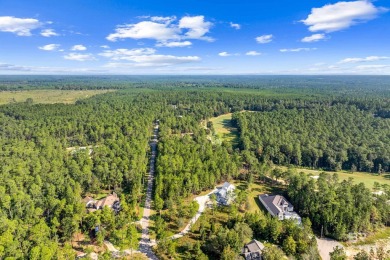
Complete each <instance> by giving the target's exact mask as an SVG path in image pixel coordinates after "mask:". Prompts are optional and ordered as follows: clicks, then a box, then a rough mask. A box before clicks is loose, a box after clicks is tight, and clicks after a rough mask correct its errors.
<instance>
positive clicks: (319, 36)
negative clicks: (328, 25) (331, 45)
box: [301, 33, 326, 42]
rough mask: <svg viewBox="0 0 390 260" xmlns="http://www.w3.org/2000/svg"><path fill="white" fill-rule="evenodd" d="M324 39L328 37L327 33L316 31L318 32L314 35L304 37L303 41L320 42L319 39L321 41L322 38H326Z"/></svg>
mask: <svg viewBox="0 0 390 260" xmlns="http://www.w3.org/2000/svg"><path fill="white" fill-rule="evenodd" d="M324 39H326V36H325V34H323V33H316V34H313V35H310V36H306V37H304V38H302V40H301V42H318V41H321V40H324Z"/></svg>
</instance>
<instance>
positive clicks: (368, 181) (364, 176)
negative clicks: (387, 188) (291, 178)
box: [280, 166, 390, 189]
mask: <svg viewBox="0 0 390 260" xmlns="http://www.w3.org/2000/svg"><path fill="white" fill-rule="evenodd" d="M280 168H281V169H282V170H287V167H285V166H280ZM296 170H297V171H298V172H303V173H306V174H312V175H319V174H320V173H321V172H326V173H329V174H334V173H337V174H338V175H339V179H340V180H348V178H353V181H354V183H360V182H363V183H364V185H366V187H368V188H370V189H372V188H373V187H374V182H379V183H380V184H389V185H390V174H389V173H384V174H382V175H376V174H375V175H373V174H372V173H368V172H354V173H351V172H347V171H338V172H330V171H321V170H311V169H304V168H296Z"/></svg>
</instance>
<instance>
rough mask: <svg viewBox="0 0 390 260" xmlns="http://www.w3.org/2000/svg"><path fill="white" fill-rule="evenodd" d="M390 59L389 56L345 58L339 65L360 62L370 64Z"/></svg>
mask: <svg viewBox="0 0 390 260" xmlns="http://www.w3.org/2000/svg"><path fill="white" fill-rule="evenodd" d="M388 59H390V57H387V56H368V57H365V58H345V59H343V60H341V61H339V62H338V63H340V64H343V63H358V62H370V61H379V60H388Z"/></svg>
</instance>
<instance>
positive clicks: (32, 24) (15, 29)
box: [0, 16, 42, 36]
mask: <svg viewBox="0 0 390 260" xmlns="http://www.w3.org/2000/svg"><path fill="white" fill-rule="evenodd" d="M41 26H42V23H41V22H39V20H37V19H33V18H17V17H13V16H0V32H10V33H14V34H16V35H18V36H31V35H32V34H31V31H32V30H34V29H37V28H39V27H41Z"/></svg>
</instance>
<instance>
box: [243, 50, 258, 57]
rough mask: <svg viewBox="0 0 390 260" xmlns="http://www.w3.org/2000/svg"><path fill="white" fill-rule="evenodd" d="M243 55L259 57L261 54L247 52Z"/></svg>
mask: <svg viewBox="0 0 390 260" xmlns="http://www.w3.org/2000/svg"><path fill="white" fill-rule="evenodd" d="M245 55H247V56H259V55H261V53H260V52H257V51H248V52H247V53H245Z"/></svg>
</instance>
